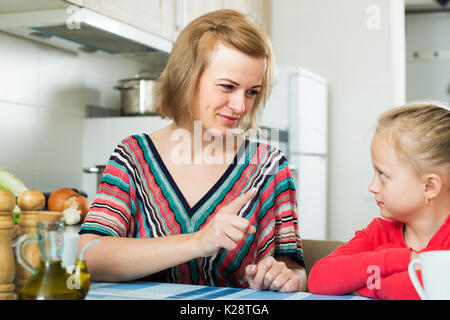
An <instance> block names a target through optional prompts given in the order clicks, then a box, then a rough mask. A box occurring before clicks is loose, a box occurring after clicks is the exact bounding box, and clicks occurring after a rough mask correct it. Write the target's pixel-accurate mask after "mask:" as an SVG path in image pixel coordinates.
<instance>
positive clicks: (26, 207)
mask: <svg viewBox="0 0 450 320" xmlns="http://www.w3.org/2000/svg"><path fill="white" fill-rule="evenodd" d="M17 205H18V206H19V208H20V210H22V211H39V210H42V208H44V207H45V196H44V194H43V193H42V192H40V191H38V190H26V191H23V192H21V193H20V194H19V196H18V197H17Z"/></svg>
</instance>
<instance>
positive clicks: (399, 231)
mask: <svg viewBox="0 0 450 320" xmlns="http://www.w3.org/2000/svg"><path fill="white" fill-rule="evenodd" d="M403 225H404V224H403V223H401V222H394V221H388V220H385V219H382V218H376V219H374V220H373V221H372V222H371V223H370V224H369V225H368V226H367V228H365V229H363V230H362V231H357V232H356V233H355V237H354V238H353V239H351V240H350V241H349V242H348V243H346V244H344V245H342V246H340V247H339V248H337V249H336V250H335V251H334V252H333V253H331V254H330V255H328V256H327V257H325V258H323V259H321V260H319V261H318V262H317V263H316V264H315V265H314V266H313V268H312V269H311V272H310V273H309V278H308V288H309V291H310V292H311V293H315V294H327V295H339V294H348V293H351V292H354V291H357V292H358V294H360V295H362V296H366V297H370V298H374V299H405V300H406V299H408V300H409V299H420V297H419V295H418V294H417V292H416V290H415V289H414V287H413V285H412V282H411V280H410V279H409V274H408V265H409V262H410V248H409V247H408V246H407V245H406V243H405V240H404V238H403ZM432 250H450V216H449V217H448V218H447V220H446V221H445V222H444V224H443V225H442V226H441V227H440V229H439V230H438V232H436V234H435V235H434V236H433V238H431V240H430V241H429V243H428V245H427V247H426V248H424V249H423V250H421V252H424V251H432ZM376 275H379V277H378V278H376ZM419 279H420V274H419Z"/></svg>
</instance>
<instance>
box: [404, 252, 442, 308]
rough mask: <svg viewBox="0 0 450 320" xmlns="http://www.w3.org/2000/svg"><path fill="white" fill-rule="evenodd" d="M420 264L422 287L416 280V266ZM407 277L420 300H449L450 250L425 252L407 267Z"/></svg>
mask: <svg viewBox="0 0 450 320" xmlns="http://www.w3.org/2000/svg"><path fill="white" fill-rule="evenodd" d="M418 263H420V269H421V271H422V283H423V288H422V285H421V284H420V282H419V279H418V278H417V273H416V265H417V264H418ZM408 273H409V277H410V278H411V282H412V284H413V285H414V288H415V289H416V291H417V293H418V294H419V296H420V298H422V300H450V250H442V251H427V252H422V253H420V254H419V258H418V259H415V260H413V261H411V262H410V263H409V266H408Z"/></svg>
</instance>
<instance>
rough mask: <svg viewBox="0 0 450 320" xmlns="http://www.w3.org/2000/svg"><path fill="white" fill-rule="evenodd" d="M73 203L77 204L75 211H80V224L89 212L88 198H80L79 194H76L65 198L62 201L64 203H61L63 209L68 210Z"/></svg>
mask: <svg viewBox="0 0 450 320" xmlns="http://www.w3.org/2000/svg"><path fill="white" fill-rule="evenodd" d="M73 202H77V203H78V208H77V209H78V210H80V211H81V222H83V221H84V218H86V215H87V213H88V211H89V207H90V205H91V204H90V202H89V200H88V198H86V197H84V196H82V195H81V194H78V193H76V194H71V195H69V196H67V197H66V199H65V200H64V203H63V208H64V209H67V208H70V207H71V206H72V203H73ZM64 209H63V210H64Z"/></svg>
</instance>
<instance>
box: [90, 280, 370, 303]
mask: <svg viewBox="0 0 450 320" xmlns="http://www.w3.org/2000/svg"><path fill="white" fill-rule="evenodd" d="M86 300H367V298H364V297H360V296H353V295H342V296H326V295H316V294H311V293H309V292H296V293H280V292H274V291H261V290H255V289H238V288H224V287H209V286H198V285H185V284H174V283H159V282H129V283H107V282H93V283H91V287H90V290H89V293H88V295H87V297H86Z"/></svg>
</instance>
